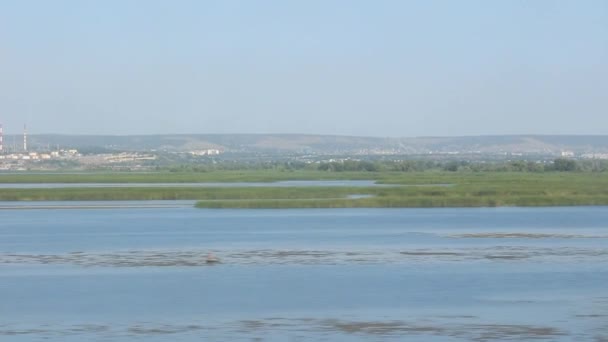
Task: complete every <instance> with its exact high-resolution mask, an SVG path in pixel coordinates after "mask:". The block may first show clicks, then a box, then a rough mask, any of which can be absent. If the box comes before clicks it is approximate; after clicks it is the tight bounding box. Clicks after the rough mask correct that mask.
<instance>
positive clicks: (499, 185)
mask: <svg viewBox="0 0 608 342" xmlns="http://www.w3.org/2000/svg"><path fill="white" fill-rule="evenodd" d="M361 179H369V180H376V181H377V182H378V183H380V184H383V186H370V187H326V186H316V187H277V186H273V185H272V183H269V184H268V186H264V187H210V188H206V187H190V186H175V187H172V186H167V185H164V186H162V187H160V186H154V183H188V182H237V181H238V182H243V181H251V182H262V181H263V182H272V181H280V180H361ZM0 182H2V183H150V184H149V185H146V186H144V187H142V186H138V187H135V186H134V187H129V186H128V184H124V185H123V187H120V188H117V187H109V186H108V187H94V188H87V187H84V185H83V187H73V188H21V189H16V188H5V189H0V200H2V201H34V200H35V201H72V200H73V201H84V200H179V199H188V200H198V202H197V204H196V206H197V207H199V208H356V207H368V208H374V207H376V208H379V207H382V208H397V207H495V206H571V205H608V173H604V172H597V173H594V172H544V173H533V172H323V171H301V172H298V171H296V172H283V171H238V172H237V171H230V172H216V173H145V174H130V173H124V174H120V173H118V174H44V175H42V174H21V175H12V174H11V175H0Z"/></svg>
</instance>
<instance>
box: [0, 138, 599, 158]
mask: <svg viewBox="0 0 608 342" xmlns="http://www.w3.org/2000/svg"><path fill="white" fill-rule="evenodd" d="M9 141H20V137H19V136H14V137H5V145H7V144H6V142H9ZM29 144H30V146H31V147H32V148H46V147H50V148H52V149H54V148H57V147H59V148H76V149H93V150H94V149H98V150H111V151H149V150H158V151H192V150H198V149H219V150H222V151H225V152H236V153H282V154H285V153H298V154H302V153H313V154H428V153H491V154H496V153H540V154H559V153H561V152H562V151H572V152H574V153H577V154H581V153H607V152H608V135H593V136H591V135H504V136H465V137H414V138H379V137H355V136H336V135H304V134H181V135H131V136H111V135H54V134H40V135H31V136H30V137H29Z"/></svg>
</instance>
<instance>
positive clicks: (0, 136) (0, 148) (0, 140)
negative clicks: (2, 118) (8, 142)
mask: <svg viewBox="0 0 608 342" xmlns="http://www.w3.org/2000/svg"><path fill="white" fill-rule="evenodd" d="M0 153H4V130H3V129H2V124H1V123H0Z"/></svg>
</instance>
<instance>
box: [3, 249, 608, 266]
mask: <svg viewBox="0 0 608 342" xmlns="http://www.w3.org/2000/svg"><path fill="white" fill-rule="evenodd" d="M212 252H213V254H215V255H217V256H218V258H219V259H221V261H222V262H221V263H210V262H208V258H209V255H208V253H209V250H178V251H171V250H158V251H154V250H130V251H116V252H106V253H85V252H82V251H77V252H72V253H66V254H8V253H6V254H1V253H0V264H67V265H70V264H71V265H76V266H97V267H201V266H206V267H221V265H226V264H231V265H264V264H267V265H272V264H275V265H277V264H300V265H338V264H395V263H416V262H467V261H491V262H508V261H512V262H516V261H524V260H530V261H545V260H554V261H555V260H558V261H559V262H583V261H589V260H593V261H607V262H608V248H574V247H558V248H549V247H546V248H539V247H526V246H523V247H522V246H514V247H508V246H497V247H491V248H460V249H410V250H363V251H358V250H300V249H286V250H276V249H253V250H214V251H212Z"/></svg>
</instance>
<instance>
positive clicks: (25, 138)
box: [23, 125, 27, 152]
mask: <svg viewBox="0 0 608 342" xmlns="http://www.w3.org/2000/svg"><path fill="white" fill-rule="evenodd" d="M23 152H27V126H26V125H23Z"/></svg>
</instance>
